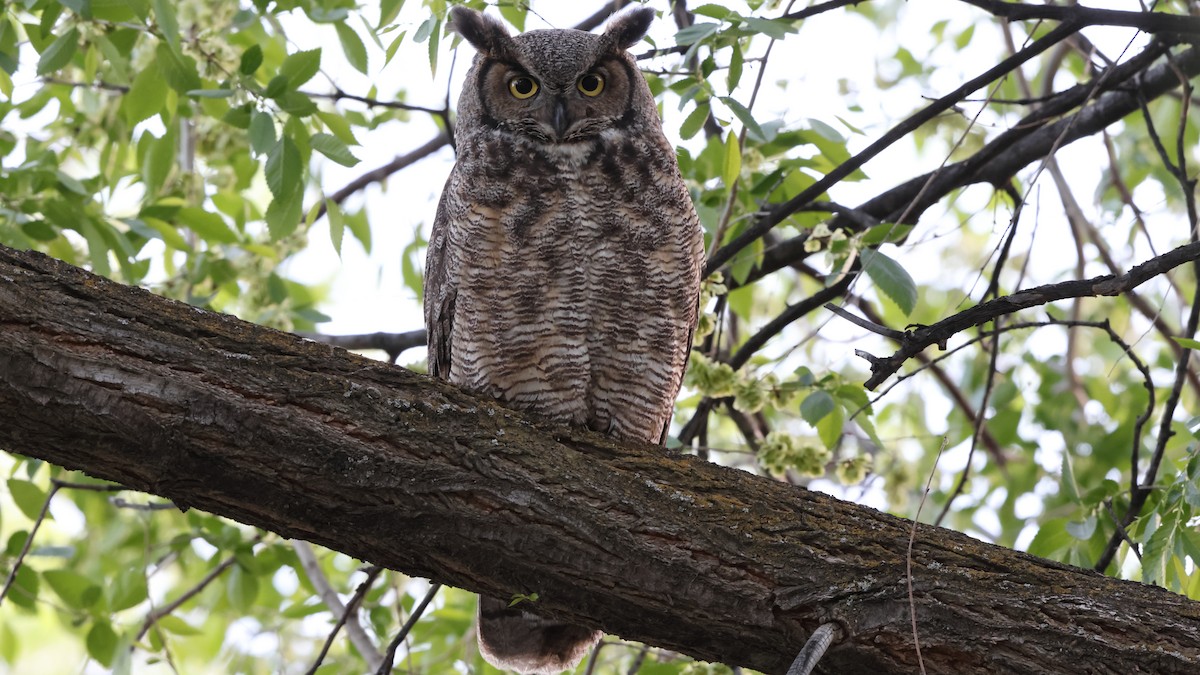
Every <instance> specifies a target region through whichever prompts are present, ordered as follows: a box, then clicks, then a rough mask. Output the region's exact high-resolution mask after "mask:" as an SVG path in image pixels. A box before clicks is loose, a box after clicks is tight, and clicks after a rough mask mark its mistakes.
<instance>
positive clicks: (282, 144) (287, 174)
mask: <svg viewBox="0 0 1200 675" xmlns="http://www.w3.org/2000/svg"><path fill="white" fill-rule="evenodd" d="M302 169H303V167H301V166H300V151H299V150H298V149H297V148H296V144H295V143H294V142H292V139H291V138H289V137H288V136H284V137H283V138H281V139H279V141H278V142H277V143H275V147H273V148H271V152H270V153H268V155H267V167H266V174H267V187H269V188H270V189H271V194H273V195H275V198H276V199H281V198H290V197H292V196H293V195H295V194H297V193H298V192H300V191H301V190H300V177H301V176H302V175H303V170H302Z"/></svg>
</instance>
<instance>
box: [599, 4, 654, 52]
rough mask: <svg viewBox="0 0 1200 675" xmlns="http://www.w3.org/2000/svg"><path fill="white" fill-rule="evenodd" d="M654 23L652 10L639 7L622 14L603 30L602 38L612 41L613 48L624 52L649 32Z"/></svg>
mask: <svg viewBox="0 0 1200 675" xmlns="http://www.w3.org/2000/svg"><path fill="white" fill-rule="evenodd" d="M653 21H654V10H653V9H651V8H649V7H639V8H637V9H633V10H630V11H628V12H624V13H622V14H621V15H620V16H618V17H617V18H615V19H613V20H612V21H611V22H609V24H608V28H606V29H604V37H606V38H608V39H610V40H612V44H613V46H615V47H617V48H618V49H620V50H621V51H625V50H627V49H629V48H630V47H632V46H634V45H635V44H637V43H638V41H639V40H641V39H642V37H643V36H644V35H645V34H646V31H648V30H650V24H651V23H652V22H653Z"/></svg>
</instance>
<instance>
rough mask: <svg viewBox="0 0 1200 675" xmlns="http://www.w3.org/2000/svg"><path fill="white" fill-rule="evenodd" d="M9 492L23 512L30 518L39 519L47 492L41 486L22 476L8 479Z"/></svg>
mask: <svg viewBox="0 0 1200 675" xmlns="http://www.w3.org/2000/svg"><path fill="white" fill-rule="evenodd" d="M8 494H9V496H10V497H12V500H13V501H14V502H15V503H16V505H17V508H18V509H20V510H21V513H23V514H25V517H26V518H28V519H30V520H37V518H38V514H39V513H41V512H42V506H43V505H44V504H45V503H46V493H45V492H43V491H42V489H41V488H40V487H38V486H37V485H34V484H33V483H31V482H29V481H27V480H21V479H20V478H9V479H8Z"/></svg>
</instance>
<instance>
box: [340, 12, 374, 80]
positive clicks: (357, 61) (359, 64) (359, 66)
mask: <svg viewBox="0 0 1200 675" xmlns="http://www.w3.org/2000/svg"><path fill="white" fill-rule="evenodd" d="M333 27H334V29H335V30H337V35H338V40H339V41H341V43H342V52H343V53H345V54H346V60H347V61H349V62H350V65H351V66H353V67H354V69H355V70H357V71H358V72H360V73H362V74H363V75H366V74H367V47H366V45H364V44H363V41H362V38H360V37H359V36H358V33H355V32H354V30H353V29H352V28H350V27H349V26H347V25H346V24H345V22H341V23H336V24H334V26H333Z"/></svg>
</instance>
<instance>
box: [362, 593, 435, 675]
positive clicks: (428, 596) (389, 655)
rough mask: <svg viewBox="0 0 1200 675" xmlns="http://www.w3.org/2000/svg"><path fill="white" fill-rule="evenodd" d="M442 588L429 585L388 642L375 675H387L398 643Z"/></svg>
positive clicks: (402, 640)
mask: <svg viewBox="0 0 1200 675" xmlns="http://www.w3.org/2000/svg"><path fill="white" fill-rule="evenodd" d="M441 588H442V585H441V584H434V585H432V586H430V587H429V591H428V592H426V593H425V597H424V598H421V604H419V605H417V607H416V608H415V609H414V610H413V612H412V615H410V616H409V617H408V621H405V622H404V625H403V626H401V627H400V632H399V633H396V637H394V638H392V641H391V642H390V643H389V644H388V648H387V652H386V653H384V655H383V662H382V663H380V664H379V670H377V671H375V675H388V673H390V672H391V670H392V664H393V663H395V662H396V650H397V649H399V648H400V643H402V642H404V639H405V638H407V637H408V634H409V632H410V631H411V630H412V628H413V626H415V625H417V620H418V619H420V618H421V615H422V614H424V613H425V608H426V607H428V606H429V603H430V602H432V601H433V596H435V595H437V592H438V591H439V590H440V589H441Z"/></svg>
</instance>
